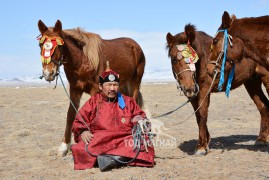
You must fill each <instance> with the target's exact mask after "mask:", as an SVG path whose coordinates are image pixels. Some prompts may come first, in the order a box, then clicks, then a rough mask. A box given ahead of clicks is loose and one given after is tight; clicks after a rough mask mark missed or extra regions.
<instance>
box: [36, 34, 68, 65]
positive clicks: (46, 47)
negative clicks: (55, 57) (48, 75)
mask: <svg viewBox="0 0 269 180" xmlns="http://www.w3.org/2000/svg"><path fill="white" fill-rule="evenodd" d="M39 44H40V45H42V44H43V45H42V50H41V61H42V63H45V64H49V63H50V61H51V56H52V54H53V53H54V50H55V48H56V47H57V46H58V45H59V46H61V45H63V44H64V41H63V39H62V38H60V37H48V36H46V35H44V36H42V37H41V38H40V40H39Z"/></svg>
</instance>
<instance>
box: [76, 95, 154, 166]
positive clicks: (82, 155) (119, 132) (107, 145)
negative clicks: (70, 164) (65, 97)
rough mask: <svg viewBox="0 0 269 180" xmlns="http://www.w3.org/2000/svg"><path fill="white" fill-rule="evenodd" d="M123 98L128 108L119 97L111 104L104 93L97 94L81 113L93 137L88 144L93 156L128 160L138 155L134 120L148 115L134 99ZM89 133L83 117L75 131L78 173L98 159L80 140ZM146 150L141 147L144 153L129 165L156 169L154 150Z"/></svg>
mask: <svg viewBox="0 0 269 180" xmlns="http://www.w3.org/2000/svg"><path fill="white" fill-rule="evenodd" d="M118 97H119V96H118ZM121 97H122V99H123V100H124V102H125V107H124V108H121V107H120V106H119V104H118V102H117V99H118V98H116V99H115V101H114V102H109V101H108V99H107V98H106V97H105V96H104V95H103V94H97V95H95V96H93V97H91V98H90V99H89V100H88V101H87V102H86V103H85V104H84V106H83V107H82V108H81V110H80V111H79V113H80V115H81V116H82V117H83V119H84V120H85V122H86V123H87V125H88V126H89V127H90V131H91V132H92V134H93V138H92V139H91V141H90V142H89V145H88V151H89V152H91V153H92V154H95V155H102V154H110V155H118V156H123V157H128V158H134V157H135V156H136V152H135V151H134V150H133V147H134V140H133V136H132V127H133V126H134V123H133V122H132V121H131V120H132V118H133V117H135V116H137V115H140V116H141V118H143V119H144V118H146V115H145V113H144V111H142V110H141V109H140V107H139V106H138V105H137V104H136V103H135V101H134V100H133V99H132V98H130V97H128V96H124V95H121ZM85 130H88V129H87V127H86V125H85V124H84V122H83V121H82V120H81V117H80V116H77V117H76V119H75V121H74V123H73V128H72V131H73V133H74V139H75V142H77V144H75V145H73V146H72V147H71V150H72V153H73V156H74V166H75V169H77V170H78V169H88V168H92V167H93V166H94V165H95V163H96V160H97V158H96V157H95V156H92V155H90V154H89V153H88V152H86V150H85V143H84V142H83V141H82V140H81V137H80V134H81V133H82V132H83V131H85ZM145 148H146V147H144V146H141V150H142V151H140V153H139V154H138V156H137V158H136V159H135V160H134V161H133V162H131V163H129V164H128V165H135V166H148V167H151V166H153V163H154V148H153V146H148V147H147V149H148V152H147V151H146V150H145ZM143 150H144V151H143Z"/></svg>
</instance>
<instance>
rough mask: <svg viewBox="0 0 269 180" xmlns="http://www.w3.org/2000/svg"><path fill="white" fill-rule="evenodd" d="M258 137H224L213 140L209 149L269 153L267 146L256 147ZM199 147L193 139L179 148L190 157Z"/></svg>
mask: <svg viewBox="0 0 269 180" xmlns="http://www.w3.org/2000/svg"><path fill="white" fill-rule="evenodd" d="M256 139H257V136H254V135H230V136H224V137H216V138H211V142H210V144H209V149H211V150H212V149H216V150H222V152H224V151H225V150H228V151H229V150H236V149H246V150H249V151H261V152H269V148H268V146H267V145H255V140H256ZM196 145H197V140H195V139H192V140H189V141H184V142H183V143H181V144H180V145H179V146H178V148H179V149H180V150H181V151H183V152H185V153H187V154H188V155H193V154H194V152H195V147H196Z"/></svg>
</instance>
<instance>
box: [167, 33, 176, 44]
mask: <svg viewBox="0 0 269 180" xmlns="http://www.w3.org/2000/svg"><path fill="white" fill-rule="evenodd" d="M166 41H167V44H168V46H169V47H170V48H171V47H172V46H173V44H174V36H173V35H172V34H171V33H170V32H169V33H167V35H166Z"/></svg>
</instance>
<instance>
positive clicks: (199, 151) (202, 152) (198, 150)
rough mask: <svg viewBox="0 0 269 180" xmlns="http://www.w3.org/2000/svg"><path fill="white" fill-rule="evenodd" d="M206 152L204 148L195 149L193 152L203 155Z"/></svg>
mask: <svg viewBox="0 0 269 180" xmlns="http://www.w3.org/2000/svg"><path fill="white" fill-rule="evenodd" d="M206 154H207V151H206V150H205V149H197V150H196V151H195V153H194V155H196V156H205V155H206Z"/></svg>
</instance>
